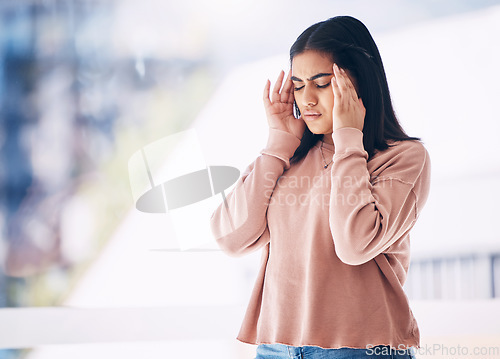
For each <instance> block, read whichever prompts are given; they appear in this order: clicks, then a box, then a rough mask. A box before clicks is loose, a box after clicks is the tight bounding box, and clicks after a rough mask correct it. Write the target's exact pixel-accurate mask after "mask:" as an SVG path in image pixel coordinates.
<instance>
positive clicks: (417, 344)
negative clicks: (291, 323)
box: [236, 336, 421, 350]
mask: <svg viewBox="0 0 500 359" xmlns="http://www.w3.org/2000/svg"><path fill="white" fill-rule="evenodd" d="M236 340H238V341H240V342H242V343H245V344H252V345H260V344H283V345H290V346H317V347H320V348H323V349H340V348H352V349H369V348H367V345H365V346H363V345H357V344H333V345H328V346H322V345H319V344H300V345H297V344H292V343H290V342H288V341H279V340H277V341H271V342H266V341H260V340H249V339H243V338H240V337H239V336H238V337H236ZM401 344H403V345H405V346H406V348H407V349H408V348H414V349H420V348H421V344H420V342H419V341H418V342H413V343H401ZM401 344H398V345H401ZM369 345H370V348H373V347H375V346H378V345H388V346H391V347H392V348H393V350H397V349H399V348H400V347H398V346H394V344H389V343H388V342H387V341H380V342H378V344H374V343H370V344H369Z"/></svg>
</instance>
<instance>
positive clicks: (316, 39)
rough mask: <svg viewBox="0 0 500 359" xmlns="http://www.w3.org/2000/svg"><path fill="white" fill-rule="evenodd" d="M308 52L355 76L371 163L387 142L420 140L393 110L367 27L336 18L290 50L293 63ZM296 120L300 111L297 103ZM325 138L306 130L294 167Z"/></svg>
mask: <svg viewBox="0 0 500 359" xmlns="http://www.w3.org/2000/svg"><path fill="white" fill-rule="evenodd" d="M307 50H315V51H318V52H320V53H323V54H326V55H328V56H329V57H330V58H331V60H332V61H335V63H336V64H337V65H338V66H339V67H340V68H344V69H346V70H349V72H350V73H351V74H352V76H354V78H355V80H356V82H357V85H358V86H357V87H358V90H359V93H358V95H359V96H360V97H361V98H362V99H363V105H364V106H365V108H366V116H365V120H364V126H363V145H364V148H365V151H366V152H367V153H368V160H370V159H371V158H372V156H373V155H374V154H375V151H376V150H379V151H382V150H385V149H387V148H388V147H389V146H390V145H389V144H388V143H387V140H389V139H391V140H396V141H405V140H418V141H420V138H418V137H410V136H408V135H407V134H406V133H405V132H404V130H403V128H402V127H401V125H400V123H399V121H398V119H397V117H396V114H395V113H394V109H393V107H392V102H391V96H390V93H389V86H388V85H387V78H386V75H385V71H384V66H383V64H382V59H381V57H380V53H379V51H378V48H377V45H376V44H375V41H374V40H373V38H372V36H371V35H370V32H369V31H368V29H367V28H366V26H365V25H364V24H363V23H362V22H361V21H359V20H357V19H355V18H353V17H351V16H336V17H332V18H330V19H328V20H325V21H322V22H319V23H317V24H314V25H312V26H310V27H309V28H308V29H306V30H305V31H304V32H303V33H302V34H301V35H300V36H299V37H298V38H297V40H296V41H295V43H294V44H293V45H292V47H291V48H290V63H292V61H293V58H294V57H295V56H296V55H298V54H300V53H302V52H304V51H307ZM294 110H295V116H296V117H297V118H298V117H300V111H299V108H298V106H297V104H296V103H294ZM322 138H323V135H322V134H314V133H312V132H311V131H310V130H309V129H308V128H307V126H306V128H305V130H304V133H303V135H302V141H301V144H300V145H299V147H298V148H297V150H296V151H295V153H294V155H293V157H292V158H291V159H290V162H291V163H295V162H298V161H300V160H301V159H303V158H304V157H305V156H306V155H307V153H308V152H309V150H310V149H311V148H312V147H313V146H314V145H315V144H316V143H317V142H318V141H319V140H320V139H322Z"/></svg>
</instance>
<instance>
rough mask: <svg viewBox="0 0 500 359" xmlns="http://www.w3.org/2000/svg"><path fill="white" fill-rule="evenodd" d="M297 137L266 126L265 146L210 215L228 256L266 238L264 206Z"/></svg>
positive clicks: (258, 244)
mask: <svg viewBox="0 0 500 359" xmlns="http://www.w3.org/2000/svg"><path fill="white" fill-rule="evenodd" d="M299 144H300V140H299V139H298V138H297V137H296V136H295V135H293V134H290V133H288V132H285V131H281V130H277V129H273V128H271V129H269V137H268V142H267V146H266V148H264V149H263V150H262V151H261V152H260V153H261V155H260V156H259V157H257V159H256V160H255V161H254V162H253V163H252V164H250V165H249V166H248V167H247V169H246V170H245V171H244V173H243V174H242V176H241V177H240V179H239V180H238V182H237V183H236V186H235V187H234V188H233V190H232V191H231V192H230V193H229V194H228V195H227V197H226V201H225V202H226V203H224V202H223V203H221V204H220V205H219V207H217V209H216V210H215V211H214V213H213V214H212V217H211V218H210V227H211V230H212V233H213V235H214V237H215V239H216V241H217V243H218V245H219V247H220V248H221V249H222V250H223V251H224V252H226V253H227V254H229V255H231V256H235V257H236V256H241V255H244V254H247V253H250V252H253V251H255V250H257V249H259V248H261V247H263V246H265V245H266V244H267V243H268V242H269V230H268V228H267V208H268V205H269V200H270V198H271V195H272V192H273V190H274V187H275V186H276V182H277V180H278V178H279V177H280V176H281V175H282V174H283V172H284V171H285V170H286V169H288V168H289V167H290V162H289V159H290V158H291V157H292V156H293V154H294V152H295V150H296V148H297V147H298V146H299Z"/></svg>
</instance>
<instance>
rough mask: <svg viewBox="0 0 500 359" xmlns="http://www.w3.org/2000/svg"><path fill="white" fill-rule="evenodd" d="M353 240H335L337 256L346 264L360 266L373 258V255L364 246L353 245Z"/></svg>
mask: <svg viewBox="0 0 500 359" xmlns="http://www.w3.org/2000/svg"><path fill="white" fill-rule="evenodd" d="M352 243H353V241H350V240H347V241H345V242H343V243H339V241H335V244H334V246H335V253H336V254H337V257H338V258H339V259H340V260H341V261H342V262H343V263H345V264H349V265H351V266H358V265H361V264H364V263H366V262H368V261H369V260H371V259H372V257H371V256H370V255H369V253H367V252H366V251H365V250H363V249H362V248H359V247H356V246H353V245H352Z"/></svg>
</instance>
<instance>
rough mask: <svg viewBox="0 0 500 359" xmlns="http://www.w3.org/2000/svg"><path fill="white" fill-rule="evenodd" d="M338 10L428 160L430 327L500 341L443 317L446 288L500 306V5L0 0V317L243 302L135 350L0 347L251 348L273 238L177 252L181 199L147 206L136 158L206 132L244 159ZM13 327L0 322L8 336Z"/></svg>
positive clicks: (419, 258)
mask: <svg viewBox="0 0 500 359" xmlns="http://www.w3.org/2000/svg"><path fill="white" fill-rule="evenodd" d="M344 14H345V15H352V16H354V17H356V18H358V19H360V20H361V21H363V22H364V23H365V25H366V26H367V27H368V28H369V30H370V31H371V33H372V35H373V37H374V38H375V41H376V42H377V44H378V46H379V49H380V51H381V55H382V59H383V60H384V65H385V67H386V72H387V76H388V80H389V86H390V89H391V93H392V96H393V101H394V104H395V108H396V111H397V114H398V116H399V118H400V120H401V122H402V124H403V127H404V128H405V129H406V131H407V132H408V133H409V134H410V135H412V136H418V137H421V138H422V140H423V142H424V145H425V146H426V148H427V149H428V151H429V153H430V155H431V161H432V171H433V172H432V174H433V178H432V189H431V194H430V197H429V200H428V202H427V205H426V208H425V210H424V211H423V213H422V215H421V217H420V219H419V222H418V223H417V225H416V227H415V229H414V231H413V235H412V262H411V265H410V273H409V277H408V280H407V282H406V283H405V290H406V292H407V294H408V297H409V298H410V300H411V302H412V303H413V304H414V306H413V307H412V308H415V310H414V312H415V316H416V318H417V321H418V322H419V324H421V328H429V331H427V334H426V333H425V332H424V331H423V330H422V329H421V330H422V335H423V337H424V339H425V340H426V341H427V342H429V343H432V340H434V339H433V338H441V339H439V340H442V341H441V342H443V340H451V342H453V340H454V339H456V340H458V339H457V338H459V339H460V340H461V341H462V342H463V341H464V340H471V343H472V342H474V343H475V342H478V343H490V342H492V343H496V345H497V347H498V348H500V322H495V321H493V322H491V321H490V322H488V323H487V324H486V323H476V322H469V323H464V322H463V321H462V325H463V326H464V325H465V324H467V326H469V328H472V329H470V331H474V330H475V329H474V328H479V327H482V328H483V329H482V330H483V332H480V331H476V332H470V331H469V333H465V332H463V333H462V332H461V333H458V334H457V333H455V334H453V333H452V332H453V331H452V330H451V329H450V327H451V324H450V321H449V320H453V321H454V320H460V319H459V318H457V317H455V318H451V319H450V318H447V319H446V320H445V319H443V320H441V321H439V323H438V324H436V323H435V322H433V320H436V316H435V313H439V311H433V308H434V310H435V309H436V308H442V307H440V306H441V305H443V303H445V304H446V306H445V307H446V308H453V310H456V311H459V312H460V311H462V309H463V308H464V307H460V304H459V303H465V304H464V305H465V306H466V307H467V308H469V309H468V310H470V311H472V312H470V318H472V319H470V320H472V321H473V320H474V318H476V319H477V318H482V317H481V315H484V316H487V315H488V314H487V313H484V312H477V313H476V312H475V310H478V311H480V310H481V308H483V309H484V308H488V310H491V309H490V308H493V309H492V310H494V311H496V312H495V313H500V305H499V299H498V298H500V235H499V234H498V233H499V232H498V225H497V223H498V218H499V217H500V216H499V215H500V211H499V210H498V207H497V205H496V204H497V203H498V202H499V201H500V192H499V191H498V185H499V184H500V159H499V158H498V154H499V153H500V141H499V140H498V136H499V134H500V121H499V115H498V106H497V103H498V95H500V88H499V86H500V85H499V84H500V71H499V70H498V63H500V45H499V44H500V42H499V41H498V39H499V37H500V25H499V24H500V1H493V0H477V1H468V0H454V1H451V0H446V1H440V2H435V1H431V0H420V1H417V0H414V1H412V0H400V1H393V0H382V1H377V2H376V3H375V2H373V1H368V0H357V1H342V0H332V1H326V0H313V1H308V2H297V1H283V0H278V1H274V2H266V1H264V0H237V1H230V0H213V1H210V2H205V1H199V0H194V1H184V2H171V1H160V0H147V1H134V0H122V1H113V0H81V1H78V0H73V1H71V0H39V1H35V0H1V1H0V148H1V152H0V198H1V201H0V236H1V237H0V307H1V308H2V309H0V316H1V315H2V312H3V311H4V312H5V311H7V310H9V309H13V308H17V309H21V308H33V307H39V308H43V307H60V308H86V309H91V308H174V309H175V308H179V307H182V308H188V309H189V308H190V307H191V306H192V307H195V306H219V307H222V308H233V307H234V308H238V309H236V310H234V311H230V313H232V314H231V315H230V314H226V315H225V316H224V315H223V314H222V316H223V317H222V318H221V320H222V322H223V323H224V321H227V323H228V325H227V327H228V328H231V330H230V331H229V332H228V336H229V337H223V336H221V337H220V338H210V339H206V338H203V336H202V335H199V334H196V335H194V334H193V337H190V336H189V332H187V333H188V334H186V336H185V338H177V339H176V340H175V341H174V340H172V341H171V342H169V341H168V340H167V341H166V342H165V341H164V342H162V341H159V342H156V344H155V345H154V346H153V344H142V345H139V344H138V345H137V346H135V347H133V348H131V346H130V345H131V344H130V343H123V344H114V345H113V346H108V347H106V346H105V345H93V344H91V343H88V344H80V345H72V344H71V342H72V339H68V340H67V342H68V344H66V345H61V346H57V345H56V346H45V345H39V346H36V345H35V344H36V343H35V342H33V343H32V344H31V345H30V344H25V345H14V344H13V345H12V347H9V344H8V343H7V344H4V345H3V348H4V349H0V359H4V358H51V359H54V358H59V357H65V358H66V357H72V358H76V357H77V355H76V353H77V352H78V353H80V355H81V356H82V357H83V355H85V356H86V357H89V356H92V357H96V358H101V357H102V358H105V357H110V356H118V355H119V356H120V357H121V358H128V356H130V357H132V356H135V357H137V356H140V355H144V353H146V352H147V353H148V356H150V357H155V356H156V355H158V356H159V355H171V356H176V357H182V358H194V357H198V356H199V355H204V357H207V350H208V351H209V352H210V353H213V355H212V356H210V354H209V356H208V357H209V358H211V357H213V358H252V357H253V356H252V352H254V347H253V346H249V345H248V346H247V345H244V344H242V343H236V340H235V339H234V338H235V337H236V334H237V330H238V328H239V324H240V320H241V318H242V317H243V313H244V309H245V307H246V304H247V300H248V299H249V295H250V291H251V290H252V287H253V283H254V280H255V277H256V274H257V269H258V265H259V258H260V257H259V256H260V253H253V254H251V255H249V256H247V257H244V258H237V259H235V258H228V257H227V256H225V255H224V254H222V252H220V251H217V250H216V249H217V247H216V246H214V243H210V240H211V238H206V242H207V243H208V244H207V246H205V247H203V248H204V249H201V250H198V251H196V250H193V251H186V252H184V251H179V245H178V242H176V239H175V231H174V229H173V226H174V223H172V218H171V217H169V216H168V214H167V215H165V214H145V213H141V212H139V211H137V209H135V203H134V198H133V195H132V190H133V188H132V189H131V183H130V181H129V178H130V175H131V174H130V173H129V167H128V161H129V159H130V158H131V156H133V155H134V154H135V153H137V152H138V151H140V150H141V148H144V147H145V146H147V145H148V144H150V143H153V142H154V141H157V140H161V139H162V138H165V137H166V136H170V135H173V134H175V133H178V132H180V131H184V130H188V129H193V128H196V129H197V131H198V135H199V141H200V144H201V146H202V148H203V150H204V156H205V157H204V160H205V161H206V162H207V163H208V164H210V165H230V166H233V167H236V168H238V169H239V170H240V171H242V170H243V169H244V168H246V166H247V165H248V164H250V163H251V162H252V161H253V160H254V159H255V158H256V157H257V156H258V154H259V151H260V149H262V148H263V147H264V146H265V143H266V138H267V133H266V120H265V117H264V111H263V108H262V105H261V94H262V89H263V86H264V84H265V81H266V79H267V78H271V80H272V81H274V79H275V78H276V77H277V75H278V73H279V71H280V70H281V69H284V70H286V69H287V68H288V66H289V65H288V55H287V53H288V50H289V47H290V45H291V44H292V43H293V41H294V40H295V38H296V37H297V36H298V35H299V34H300V33H301V32H302V31H303V30H304V29H305V28H307V27H308V26H310V25H311V24H313V23H315V22H318V21H322V20H325V19H327V18H329V17H332V16H335V15H344ZM169 154H170V153H169V152H168V151H165V153H164V156H165V161H166V160H167V159H168V158H169ZM207 215H208V217H209V216H210V213H208V214H207ZM208 217H207V220H208ZM200 235H205V234H200ZM457 303H458V304H457ZM484 303H487V304H484ZM492 304H493V306H491V305H492ZM429 305H430V306H429ZM432 305H434V306H432ZM457 305H458V306H457ZM461 308H462V309H461ZM431 312H432V313H434V314H433V316H432V317H426V313H427V314H429V313H431ZM221 313H223V311H222V312H221ZM228 313H229V312H228ZM481 313H482V314H481ZM476 314H477V315H476ZM490 314H491V313H490ZM495 315H497V314H495ZM495 318H496V317H495ZM448 319H449V320H448ZM186 320H187V321H188V322H189V323H191V324H193V325H197V322H196V318H186ZM426 321H427V322H426ZM444 322H446V323H448V324H447V325H448V326H446V325H445V324H444ZM124 323H126V318H124ZM229 323H231V324H229ZM146 324H147V323H146ZM146 324H145V326H147V325H146ZM198 324H199V323H198ZM480 324H481V325H480ZM11 325H13V324H12V323H8V322H5V321H3V322H1V321H0V327H3V328H2V330H4V331H5V332H8V331H9V328H11V327H10V326H11ZM95 325H96V326H98V324H97V323H96V324H95ZM200 325H201V324H200ZM16 328H17V329H18V330H19V331H18V332H16V333H18V335H19V337H20V338H29V336H26V337H25V336H24V334H23V330H22V328H19V327H16ZM431 328H434V331H433V329H431ZM436 328H437V329H436ZM447 328H448V329H449V332H447V333H445V332H443V331H446V330H448V329H447ZM52 329H54V328H51V326H50V324H47V330H48V331H50V330H52ZM89 330H91V328H90V329H89ZM193 333H194V332H193ZM426 335H427V336H426ZM453 335H454V336H453ZM461 335H462V336H461ZM464 336H465V337H464ZM443 338H446V339H443ZM464 338H469V339H464ZM470 338H474V339H470ZM484 338H486V339H484ZM436 340H437V339H436ZM27 342H29V340H28V339H27ZM77 342H79V340H78V339H74V340H73V343H77ZM441 342H440V343H441ZM46 344H49V343H46ZM471 347H472V344H471ZM166 353H168V354H166ZM173 353H177V354H175V355H174V354H173ZM127 355H128V356H127ZM496 355H497V356H491V357H499V358H500V350H499V352H497V353H496ZM434 356H436V357H439V355H437V354H432V355H431V354H429V355H425V356H424V357H427V358H431V357H434Z"/></svg>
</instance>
